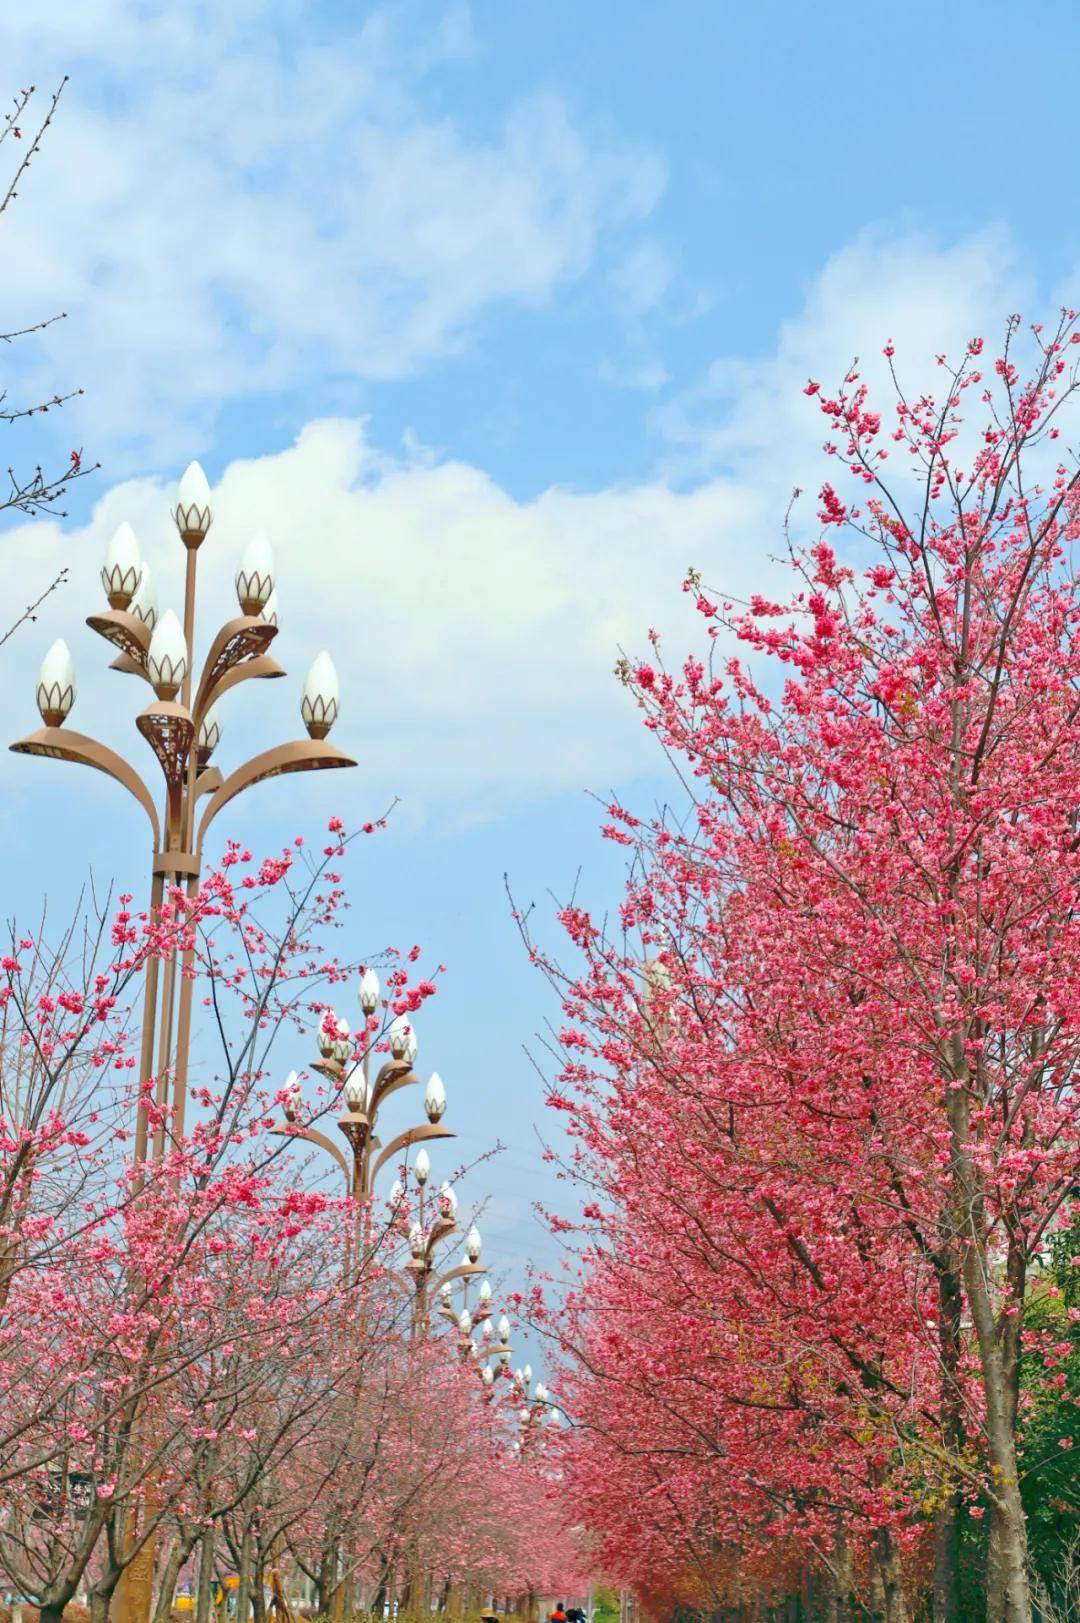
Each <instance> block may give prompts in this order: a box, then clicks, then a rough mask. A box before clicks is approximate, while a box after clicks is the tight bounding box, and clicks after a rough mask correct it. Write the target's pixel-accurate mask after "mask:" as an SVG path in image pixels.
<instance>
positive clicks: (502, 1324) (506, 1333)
mask: <svg viewBox="0 0 1080 1623" xmlns="http://www.w3.org/2000/svg"><path fill="white" fill-rule="evenodd" d="M499 1340H500V1341H501V1342H502V1343H503V1345H504V1346H505V1344H506V1342H508V1341H509V1340H510V1320H509V1319H508V1318H507V1317H506V1314H505V1313H504V1314H503V1316H502V1318H501V1319H500V1320H499Z"/></svg>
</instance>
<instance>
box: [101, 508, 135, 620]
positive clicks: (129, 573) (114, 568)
mask: <svg viewBox="0 0 1080 1623" xmlns="http://www.w3.org/2000/svg"><path fill="white" fill-rule="evenodd" d="M141 569H142V556H141V554H140V552H139V542H138V539H137V537H136V535H135V531H134V530H133V529H132V528H131V525H130V524H128V523H127V522H126V521H125V522H124V523H123V524H121V525H120V527H119V529H117V530H115V531H114V532H113V538H112V540H111V541H110V542H109V544H108V546H107V547H106V548H105V563H104V565H103V566H102V570H101V584H102V586H104V588H105V595H106V597H107V598H108V599H109V602H110V603H111V605H112V607H113V608H114V609H126V608H127V606H128V604H129V603H130V602H131V599H132V598H133V597H134V596H135V589H136V587H137V586H138V584H139V574H140V571H141Z"/></svg>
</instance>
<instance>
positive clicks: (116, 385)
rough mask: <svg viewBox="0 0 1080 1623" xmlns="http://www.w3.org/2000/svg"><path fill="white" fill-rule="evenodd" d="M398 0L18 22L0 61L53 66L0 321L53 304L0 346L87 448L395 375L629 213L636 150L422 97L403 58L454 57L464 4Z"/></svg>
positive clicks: (246, 5)
mask: <svg viewBox="0 0 1080 1623" xmlns="http://www.w3.org/2000/svg"><path fill="white" fill-rule="evenodd" d="M39 9H40V8H39ZM404 15H405V12H404V11H403V12H402V13H401V14H399V13H398V12H397V11H392V12H377V13H375V15H374V16H373V17H372V18H371V19H369V21H368V22H367V23H365V24H364V25H362V26H357V27H355V28H354V29H353V30H352V31H346V30H343V29H342V28H341V25H340V21H339V23H338V25H337V28H336V32H335V33H334V35H333V36H325V37H324V36H323V35H322V34H320V32H319V29H318V28H317V27H316V26H313V25H311V23H312V19H311V18H310V16H309V13H308V12H307V10H306V9H305V8H304V7H303V6H300V5H298V4H296V3H295V0H294V3H290V4H285V5H282V4H279V3H278V0H230V4H229V5H227V6H210V5H203V4H201V3H194V0H189V3H187V4H185V5H182V6H175V7H172V6H170V7H164V6H160V7H159V6H149V7H147V6H145V5H143V4H137V3H136V0H107V4H106V9H105V14H104V15H103V12H102V8H101V7H87V6H86V5H85V4H82V3H81V0H79V3H76V0H56V3H55V4H53V5H51V6H50V7H48V8H45V13H44V15H43V16H39V17H35V19H34V25H33V27H31V26H29V24H26V25H25V26H23V24H22V23H19V24H16V26H15V30H14V37H13V39H12V42H11V51H12V60H11V62H10V63H9V71H11V72H14V73H16V74H18V73H22V72H29V71H30V70H31V69H33V71H34V73H35V74H36V75H38V76H39V78H40V80H41V82H42V83H47V82H48V81H47V78H46V77H45V76H46V75H48V74H49V73H50V72H52V71H55V72H56V74H57V75H59V72H60V71H61V68H62V67H67V66H69V65H71V66H72V67H73V68H74V77H73V81H72V84H71V86H70V87H69V88H68V90H67V92H66V94H65V98H64V102H63V104H62V110H61V114H60V116H59V117H58V119H57V122H56V124H55V126H54V128H53V130H52V131H51V132H50V134H49V137H48V139H47V142H46V145H45V148H44V151H43V153H42V155H41V157H40V158H39V159H38V160H37V162H36V164H35V165H34V167H33V169H32V171H31V175H30V177H29V179H28V182H27V185H26V187H25V188H24V196H23V198H22V199H21V200H20V206H18V207H17V208H15V209H14V210H13V211H12V212H11V213H10V214H9V215H8V216H6V217H5V219H4V221H3V232H4V261H5V290H4V306H5V307H4V312H3V314H4V319H5V321H7V322H9V323H12V324H14V323H15V322H22V321H25V320H31V319H34V318H36V317H39V316H41V315H45V314H50V313H52V312H53V311H54V310H55V309H60V308H62V309H66V310H68V312H69V313H70V317H71V319H70V321H69V322H67V323H66V324H64V325H63V327H62V329H61V330H50V331H49V332H48V333H47V334H46V335H44V337H43V338H42V340H41V342H40V343H39V344H38V345H37V346H36V347H34V348H31V347H29V346H27V347H26V348H24V349H22V350H20V351H19V353H18V354H17V355H14V354H13V355H11V356H9V363H10V361H11V360H14V361H15V363H16V364H19V363H20V362H22V364H24V365H25V366H26V368H27V371H26V373H25V374H24V375H23V376H21V377H20V378H19V379H18V382H19V384H20V386H21V387H23V388H25V389H26V390H27V391H28V392H33V391H35V390H37V389H45V390H47V391H51V390H52V389H54V388H56V387H57V386H58V384H57V379H58V378H59V379H62V380H66V379H68V378H70V379H71V381H72V382H73V383H85V384H86V385H88V389H89V392H88V396H87V400H86V403H85V406H84V407H80V408H76V424H75V425H74V426H75V428H76V429H78V428H79V427H80V426H81V423H83V422H85V423H86V424H88V425H92V432H90V431H89V428H88V431H87V433H86V435H85V436H83V437H85V439H86V441H87V443H88V444H89V443H91V442H92V443H93V445H94V447H95V450H101V449H103V448H105V447H108V446H110V445H111V444H116V443H120V444H123V443H124V442H125V441H126V442H128V443H129V444H130V442H131V440H132V438H134V439H135V441H136V444H138V443H139V441H140V439H141V443H142V450H143V455H144V458H145V460H148V461H152V460H154V458H155V457H156V458H160V457H163V456H165V455H172V454H176V452H177V449H178V447H179V446H181V445H183V446H184V447H185V448H186V447H187V445H188V444H189V443H190V442H191V441H192V439H196V440H197V439H198V438H199V436H200V431H202V432H203V433H205V430H206V427H207V425H208V423H209V421H210V419H211V415H212V413H213V411H214V410H215V409H216V408H218V407H219V406H221V405H223V404H225V405H227V404H228V403H229V402H230V401H234V400H236V399H238V398H243V397H246V396H252V395H258V394H260V393H280V392H282V391H286V390H288V389H290V388H292V387H295V386H298V385H304V384H307V383H310V381H311V380H312V379H313V378H317V377H320V376H325V377H327V378H329V379H335V378H336V379H341V378H345V379H356V380H378V379H387V378H400V377H403V376H407V375H409V374H411V373H413V372H415V371H416V370H417V369H419V368H421V367H423V366H424V365H425V364H426V363H429V362H430V361H431V360H432V359H433V358H435V357H438V356H439V355H441V354H444V353H446V352H447V351H449V350H452V349H453V348H454V347H456V346H458V345H460V344H461V343H462V342H463V341H464V339H465V338H466V337H467V336H468V335H469V334H470V332H471V330H472V328H473V326H474V324H475V323H476V322H477V321H478V320H480V319H481V318H482V317H483V316H484V315H485V314H486V313H487V312H490V311H491V310H492V309H493V308H496V307H498V306H499V305H501V304H503V303H507V302H514V303H518V304H524V305H537V304H541V303H542V302H544V301H545V300H548V299H549V298H551V297H552V295H553V294H554V293H555V291H556V290H557V289H559V288H560V287H562V286H564V285H565V284H566V283H567V282H569V281H570V280H572V279H574V278H576V277H578V276H580V275H581V274H582V273H583V272H584V271H585V270H586V269H587V268H588V266H589V265H590V263H591V262H592V260H593V258H594V256H595V255H596V253H597V251H598V244H599V243H600V241H601V239H602V238H603V237H604V235H605V233H608V232H614V233H616V234H618V233H619V232H620V231H621V229H622V228H624V227H627V226H629V225H632V224H633V223H634V222H636V221H638V220H640V219H641V218H643V217H644V216H645V215H646V214H647V213H648V212H649V211H650V209H651V208H652V206H653V204H654V203H655V201H656V199H657V196H658V195H659V191H660V189H661V187H662V184H663V175H662V171H661V169H660V166H659V164H658V162H657V160H656V159H655V157H653V156H652V155H651V154H649V153H648V152H643V151H640V150H637V149H634V148H632V147H630V146H628V145H618V144H613V145H612V144H609V145H607V146H605V145H603V144H597V143H596V142H594V141H592V140H591V139H590V138H589V137H588V136H587V135H585V134H584V133H583V132H582V131H581V130H580V129H579V128H578V127H577V126H576V124H575V123H574V121H573V120H572V118H571V117H570V115H569V113H568V111H567V109H566V107H565V106H564V105H563V104H562V102H561V101H560V100H559V99H558V98H557V97H556V96H554V95H541V96H536V97H533V98H531V99H527V100H524V101H520V102H518V103H515V104H513V105H511V106H509V107H508V108H507V109H506V112H505V116H504V117H503V118H502V120H501V124H498V125H496V127H495V128H494V129H493V130H492V131H491V132H490V133H487V134H485V135H483V136H481V135H478V134H475V133H472V132H470V131H468V130H466V129H465V128H464V127H463V125H462V124H461V122H460V121H459V120H456V119H454V118H451V117H448V116H441V115H438V114H434V113H433V112H432V111H431V110H430V109H431V106H432V104H434V105H438V99H437V96H431V95H428V94H427V90H426V86H425V85H424V83H423V82H422V76H423V74H424V73H425V72H428V71H434V70H435V69H437V68H439V67H440V66H442V65H444V64H445V63H446V62H448V61H450V62H452V61H454V60H456V59H457V58H459V57H461V56H462V55H464V54H467V52H468V51H469V50H470V48H471V37H470V34H469V22H468V13H467V11H466V10H464V9H463V8H461V7H451V8H448V9H445V10H442V11H440V12H439V13H438V15H437V17H434V18H433V17H432V16H431V14H430V12H428V11H425V14H424V16H423V17H420V18H419V19H418V20H414V23H413V25H411V26H408V27H407V26H406V25H405V24H404V23H403V22H402V21H401V17H402V16H404ZM91 24H92V26H91ZM79 412H81V413H82V416H81V418H80V417H79V415H78V413H79ZM113 465H114V466H115V459H113ZM144 465H145V462H144Z"/></svg>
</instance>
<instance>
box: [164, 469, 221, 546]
mask: <svg viewBox="0 0 1080 1623" xmlns="http://www.w3.org/2000/svg"><path fill="white" fill-rule="evenodd" d="M173 518H174V519H175V520H176V528H177V529H178V530H179V531H180V534H181V535H182V536H184V537H185V538H190V539H191V540H198V541H201V540H202V538H203V536H204V535H205V534H206V532H207V530H208V529H209V528H210V524H211V520H212V518H213V514H212V512H211V508H210V486H209V484H208V483H207V478H206V475H205V473H203V471H202V468H201V467H200V466H199V464H198V463H197V462H189V463H188V465H187V468H186V469H185V471H184V477H183V478H182V479H181V481H180V484H179V487H178V489H177V492H176V506H175V507H174V508H173Z"/></svg>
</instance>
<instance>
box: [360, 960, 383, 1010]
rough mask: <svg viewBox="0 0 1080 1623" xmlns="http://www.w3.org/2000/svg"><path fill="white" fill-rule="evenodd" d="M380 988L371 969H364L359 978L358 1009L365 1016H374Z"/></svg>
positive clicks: (377, 978) (377, 1005) (377, 979)
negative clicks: (360, 1009)
mask: <svg viewBox="0 0 1080 1623" xmlns="http://www.w3.org/2000/svg"><path fill="white" fill-rule="evenodd" d="M381 990H382V988H381V987H380V985H379V977H378V975H376V973H375V971H374V970H373V969H365V970H364V973H363V974H362V975H361V977H360V1007H361V1008H362V1009H363V1011H364V1013H365V1014H374V1013H375V1010H376V1009H377V1008H378V1007H379V995H380V993H381Z"/></svg>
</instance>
